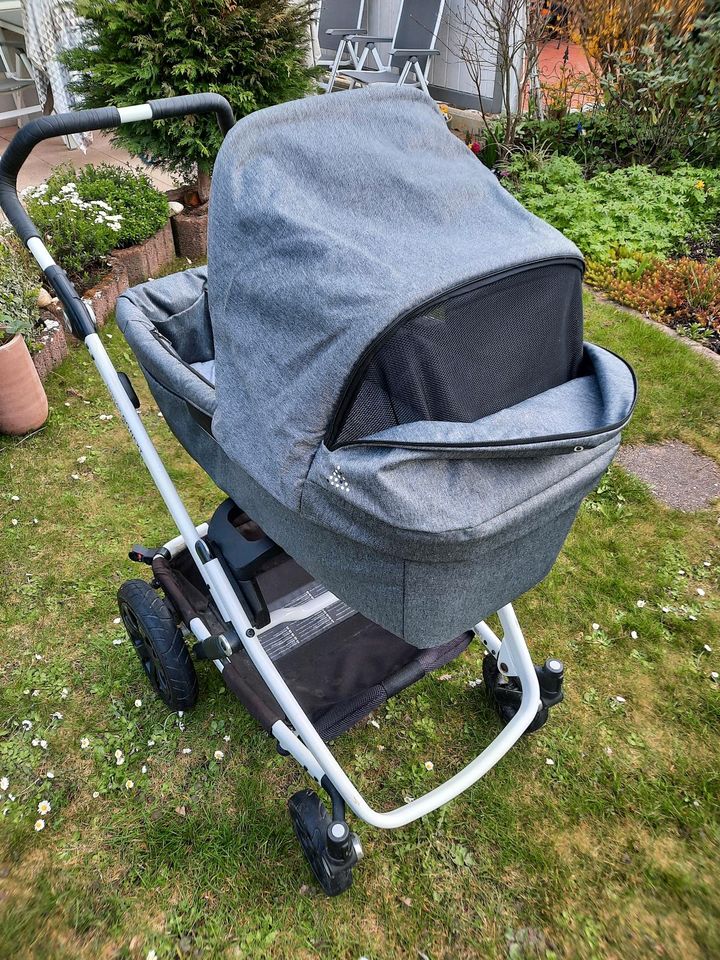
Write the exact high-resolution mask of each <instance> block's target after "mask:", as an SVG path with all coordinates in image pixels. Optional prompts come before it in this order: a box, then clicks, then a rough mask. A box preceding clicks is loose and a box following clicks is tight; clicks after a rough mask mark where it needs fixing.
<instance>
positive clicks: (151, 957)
mask: <svg viewBox="0 0 720 960" xmlns="http://www.w3.org/2000/svg"><path fill="white" fill-rule="evenodd" d="M145 960H157V954H156V953H155V951H154V950H148V952H147V956H146V957H145Z"/></svg>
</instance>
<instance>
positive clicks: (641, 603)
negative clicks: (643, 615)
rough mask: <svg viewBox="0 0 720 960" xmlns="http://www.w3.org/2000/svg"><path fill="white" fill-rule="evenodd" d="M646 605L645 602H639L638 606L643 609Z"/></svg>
mask: <svg viewBox="0 0 720 960" xmlns="http://www.w3.org/2000/svg"><path fill="white" fill-rule="evenodd" d="M645 603H646V601H645V600H638V602H637V605H638V606H639V607H640V608H642V607H644V606H645Z"/></svg>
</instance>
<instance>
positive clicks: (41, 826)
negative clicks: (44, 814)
mask: <svg viewBox="0 0 720 960" xmlns="http://www.w3.org/2000/svg"><path fill="white" fill-rule="evenodd" d="M35 829H36V830H37V832H38V833H39V832H40V831H41V830H44V829H45V821H44V820H42V819H41V820H36V821H35Z"/></svg>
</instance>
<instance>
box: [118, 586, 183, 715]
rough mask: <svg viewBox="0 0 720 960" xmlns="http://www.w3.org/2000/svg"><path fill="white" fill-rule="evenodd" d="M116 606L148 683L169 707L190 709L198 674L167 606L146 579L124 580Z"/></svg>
mask: <svg viewBox="0 0 720 960" xmlns="http://www.w3.org/2000/svg"><path fill="white" fill-rule="evenodd" d="M118 607H119V608H120V616H121V618H122V621H123V624H124V625H125V629H126V630H127V633H128V636H129V637H130V640H131V641H132V644H133V646H134V647H135V652H136V653H137V655H138V657H139V658H140V662H141V663H142V665H143V670H144V671H145V675H146V676H147V678H148V680H149V681H150V686H151V687H152V688H153V690H154V691H155V693H156V694H157V695H158V696H159V697H160V699H161V700H162V701H163V702H164V703H165V704H167V706H168V707H169V708H170V709H171V710H190V709H191V708H192V707H194V706H195V704H196V702H197V698H198V679H197V674H196V673H195V666H194V664H193V662H192V658H191V656H190V651H189V650H188V648H187V645H186V643H185V640H184V638H183V635H182V633H181V632H180V630H179V629H178V626H177V624H176V622H175V617H174V616H173V614H172V612H171V611H170V608H169V607H168V605H167V604H166V603H165V601H164V600H163V598H162V597H161V596H160V595H159V594H158V593H157V591H155V590H154V589H153V588H152V587H151V586H150V584H149V583H148V582H147V581H146V580H127V581H126V582H125V583H124V584H123V585H122V586H121V587H120V589H119V590H118Z"/></svg>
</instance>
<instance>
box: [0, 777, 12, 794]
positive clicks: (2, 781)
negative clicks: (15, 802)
mask: <svg viewBox="0 0 720 960" xmlns="http://www.w3.org/2000/svg"><path fill="white" fill-rule="evenodd" d="M9 786H10V781H9V780H8V778H7V777H0V790H3V791H4V790H7V789H8V787H9Z"/></svg>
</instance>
